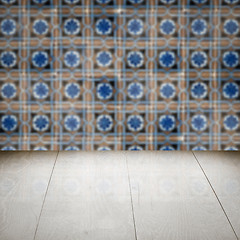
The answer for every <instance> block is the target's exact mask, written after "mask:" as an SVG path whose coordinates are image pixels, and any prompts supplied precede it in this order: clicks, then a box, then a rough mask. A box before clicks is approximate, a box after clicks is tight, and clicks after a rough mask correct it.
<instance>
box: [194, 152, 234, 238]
mask: <svg viewBox="0 0 240 240" xmlns="http://www.w3.org/2000/svg"><path fill="white" fill-rule="evenodd" d="M191 152H192V154H193V156H194V158H195V159H196V161H197V163H198V165H199V167H200V169H201V170H202V172H203V174H204V176H205V178H206V179H207V181H208V184H209V185H210V187H211V189H212V191H213V193H214V195H215V196H216V198H217V201H218V203H219V205H220V206H221V208H222V210H223V213H224V214H225V216H226V218H227V220H228V222H229V224H230V226H231V228H232V230H233V232H234V235H235V237H236V239H237V240H239V238H238V236H237V233H236V232H235V229H234V228H233V225H232V223H231V221H230V219H229V217H228V215H227V213H226V211H225V209H224V207H223V205H222V203H221V202H220V199H219V197H218V196H217V193H216V192H215V190H214V188H213V186H212V184H211V182H210V180H209V179H208V177H207V174H206V173H205V171H204V169H203V168H202V166H201V164H200V162H199V161H198V159H197V156H196V155H195V154H194V152H193V151H191Z"/></svg>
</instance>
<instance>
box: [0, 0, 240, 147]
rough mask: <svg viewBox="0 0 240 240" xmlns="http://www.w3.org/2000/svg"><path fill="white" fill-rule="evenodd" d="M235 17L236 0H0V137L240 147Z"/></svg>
mask: <svg viewBox="0 0 240 240" xmlns="http://www.w3.org/2000/svg"><path fill="white" fill-rule="evenodd" d="M239 22H240V1H239V0H211V1H210V0H179V1H177V0H149V1H146V0H91V1H90V0H61V1H60V0H19V1H17V0H0V91H1V92H0V119H1V122H0V124H1V126H0V148H1V149H2V150H32V149H33V150H78V149H79V150H109V149H112V150H192V149H194V150H237V149H240V123H239V121H240V120H239V119H240V94H239V88H240V31H239V28H240V26H239Z"/></svg>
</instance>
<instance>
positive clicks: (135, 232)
mask: <svg viewBox="0 0 240 240" xmlns="http://www.w3.org/2000/svg"><path fill="white" fill-rule="evenodd" d="M124 156H125V160H126V165H127V173H128V186H129V193H130V198H131V208H132V218H133V226H134V234H135V239H136V240H137V229H136V223H135V214H134V207H133V199H132V190H131V183H130V175H129V168H128V161H127V156H126V152H124Z"/></svg>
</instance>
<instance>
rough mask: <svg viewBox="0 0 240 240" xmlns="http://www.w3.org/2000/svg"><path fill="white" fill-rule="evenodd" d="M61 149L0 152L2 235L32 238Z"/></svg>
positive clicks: (10, 239) (7, 238) (4, 237)
mask: <svg viewBox="0 0 240 240" xmlns="http://www.w3.org/2000/svg"><path fill="white" fill-rule="evenodd" d="M56 156H57V152H44V153H43V152H41V153H40V152H1V153H0V239H2V240H15V239H16V240H19V239H24V240H32V239H33V238H34V233H35V230H36V227H37V222H38V219H39V215H40V211H41V207H42V204H43V199H44V195H45V193H46V189H47V185H48V182H49V179H50V175H51V172H52V169H53V166H54V162H55V159H56Z"/></svg>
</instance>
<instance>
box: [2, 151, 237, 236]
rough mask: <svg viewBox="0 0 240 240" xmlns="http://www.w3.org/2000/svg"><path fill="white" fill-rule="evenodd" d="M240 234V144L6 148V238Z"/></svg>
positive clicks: (3, 188)
mask: <svg viewBox="0 0 240 240" xmlns="http://www.w3.org/2000/svg"><path fill="white" fill-rule="evenodd" d="M238 238H240V152H157V151H155V152H109V151H106V152H88V153H87V152H2V153H0V240H15V239H16V240H35V239H36V240H48V239H50V240H51V239H52V240H68V239H69V240H110V239H111V240H120V239H121V240H188V239H189V240H198V239H199V240H221V239H222V240H231V239H238Z"/></svg>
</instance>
